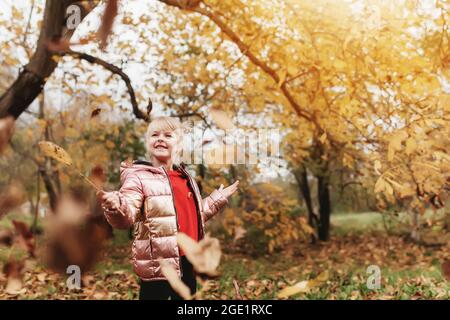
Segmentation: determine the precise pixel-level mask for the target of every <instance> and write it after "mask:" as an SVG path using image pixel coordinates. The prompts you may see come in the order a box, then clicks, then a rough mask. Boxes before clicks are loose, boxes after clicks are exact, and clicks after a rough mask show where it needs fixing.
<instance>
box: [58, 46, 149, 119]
mask: <svg viewBox="0 0 450 320" xmlns="http://www.w3.org/2000/svg"><path fill="white" fill-rule="evenodd" d="M59 54H60V55H70V56H72V57H74V58H78V59H82V60H85V61H87V62H90V63H94V64H98V65H100V66H102V67H104V68H105V69H107V70H109V71H110V72H112V73H114V74H116V75H118V76H120V77H121V78H122V80H123V81H124V82H125V84H126V86H127V90H128V93H129V95H130V100H131V106H132V108H133V113H134V115H135V116H136V118H138V119H142V120H144V121H145V122H149V121H150V112H151V111H152V107H153V104H152V100H151V99H149V100H148V104H147V109H146V113H144V112H142V111H141V110H140V109H139V106H138V102H137V100H136V94H135V92H134V89H133V86H132V85H131V80H130V77H128V75H127V74H126V73H125V72H124V71H123V70H122V69H121V68H119V67H117V66H115V65H113V64H111V63H109V62H106V61H105V60H103V59H100V58H98V57H94V56H92V55H90V54H87V53H83V52H77V51H73V50H69V51H65V52H61V53H59Z"/></svg>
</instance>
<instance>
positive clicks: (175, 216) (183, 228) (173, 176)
mask: <svg viewBox="0 0 450 320" xmlns="http://www.w3.org/2000/svg"><path fill="white" fill-rule="evenodd" d="M183 133H184V128H183V125H182V124H181V123H180V121H179V120H178V119H177V118H171V117H158V118H155V119H154V120H153V121H152V122H151V123H150V125H149V126H148V130H147V135H146V147H147V151H148V154H149V158H150V159H149V160H150V162H148V161H133V162H127V161H124V162H122V163H121V166H120V182H121V188H120V190H119V191H112V192H101V194H100V198H101V200H102V206H103V209H104V213H105V216H106V219H107V220H108V222H109V223H110V224H111V226H113V227H114V228H119V229H126V228H129V227H130V226H134V241H133V245H132V258H133V267H134V268H133V269H134V271H135V272H136V274H137V275H138V276H139V278H140V295H139V298H140V299H141V300H147V299H169V298H171V299H181V297H180V296H179V295H178V294H177V293H175V291H174V290H173V289H172V288H171V286H170V285H169V283H168V281H167V279H166V278H165V277H164V275H163V274H162V272H161V266H160V263H159V261H158V260H159V259H164V260H165V261H167V262H168V263H170V264H171V265H172V266H173V267H174V268H175V270H176V271H177V273H178V275H179V276H180V277H181V279H182V280H183V282H184V283H186V284H187V285H188V287H189V288H190V289H191V293H192V294H194V293H195V292H196V285H197V284H196V279H195V273H194V270H193V267H192V265H191V263H190V262H189V261H188V260H187V259H186V256H185V254H184V252H182V250H181V249H180V248H179V247H178V244H177V232H183V233H185V234H187V235H188V236H190V237H191V238H192V239H194V240H196V241H199V240H201V239H202V238H203V237H204V233H205V231H204V229H205V222H206V221H207V220H209V219H210V218H211V217H213V216H214V215H215V214H216V213H218V212H219V211H220V210H221V209H222V208H223V207H224V206H225V205H226V204H227V203H228V198H229V197H231V196H232V195H233V193H235V192H236V190H237V187H238V184H239V181H236V182H235V183H233V184H232V185H230V186H229V187H227V188H223V185H221V186H220V188H219V189H216V190H214V191H213V192H212V193H211V195H209V196H208V197H206V198H205V199H202V198H201V195H200V191H199V188H198V186H197V184H196V182H195V179H194V178H193V177H192V176H191V175H190V174H189V173H188V171H187V170H186V168H185V165H184V164H183V163H179V159H180V154H181V149H182V148H181V139H182V135H183Z"/></svg>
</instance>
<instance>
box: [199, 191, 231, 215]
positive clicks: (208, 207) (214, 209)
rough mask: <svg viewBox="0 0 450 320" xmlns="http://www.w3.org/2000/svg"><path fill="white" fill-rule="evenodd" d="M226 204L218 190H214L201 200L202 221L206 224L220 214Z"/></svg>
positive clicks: (225, 199)
mask: <svg viewBox="0 0 450 320" xmlns="http://www.w3.org/2000/svg"><path fill="white" fill-rule="evenodd" d="M227 204H228V199H227V198H226V197H225V196H224V195H223V194H222V192H220V191H219V190H217V189H216V190H214V191H213V192H212V193H211V194H210V195H209V196H208V197H206V198H205V199H203V212H202V215H203V220H204V221H205V222H206V221H208V220H209V219H211V218H212V217H213V216H214V215H216V214H217V213H218V212H220V211H221V210H222V209H223V207H225V206H226V205H227Z"/></svg>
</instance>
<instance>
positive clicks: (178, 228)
mask: <svg viewBox="0 0 450 320" xmlns="http://www.w3.org/2000/svg"><path fill="white" fill-rule="evenodd" d="M162 169H163V170H164V173H165V174H166V177H167V181H169V186H170V192H171V193H172V203H173V209H174V211H175V220H176V222H177V233H178V232H179V231H180V227H179V225H178V213H177V207H176V206H175V196H174V195H173V188H172V184H171V183H170V177H169V173H168V172H167V171H166V168H164V166H162ZM177 248H178V257H179V263H180V276H181V277H183V267H182V266H181V253H180V246H179V245H178V241H177Z"/></svg>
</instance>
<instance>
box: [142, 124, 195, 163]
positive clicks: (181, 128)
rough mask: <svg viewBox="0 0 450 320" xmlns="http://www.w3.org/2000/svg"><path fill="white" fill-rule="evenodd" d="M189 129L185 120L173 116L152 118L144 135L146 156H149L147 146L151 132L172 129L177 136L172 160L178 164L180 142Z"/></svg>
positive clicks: (180, 148)
mask: <svg viewBox="0 0 450 320" xmlns="http://www.w3.org/2000/svg"><path fill="white" fill-rule="evenodd" d="M190 129H191V127H190V125H189V124H188V123H187V122H186V123H183V122H181V121H180V119H178V118H175V117H167V116H160V117H155V118H153V120H152V121H151V122H150V124H149V125H148V128H147V133H146V135H145V146H146V148H147V154H148V157H150V156H151V154H150V152H149V150H150V148H149V146H148V141H149V139H150V137H151V135H152V133H153V132H154V131H172V132H173V133H174V134H175V136H176V137H177V150H176V152H175V155H174V156H175V158H174V159H173V162H174V163H175V164H179V163H180V159H181V152H182V151H183V150H182V146H181V145H180V142H181V140H182V138H183V135H184V134H185V133H188V132H189V131H190Z"/></svg>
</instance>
